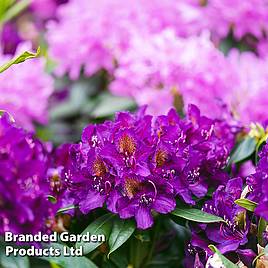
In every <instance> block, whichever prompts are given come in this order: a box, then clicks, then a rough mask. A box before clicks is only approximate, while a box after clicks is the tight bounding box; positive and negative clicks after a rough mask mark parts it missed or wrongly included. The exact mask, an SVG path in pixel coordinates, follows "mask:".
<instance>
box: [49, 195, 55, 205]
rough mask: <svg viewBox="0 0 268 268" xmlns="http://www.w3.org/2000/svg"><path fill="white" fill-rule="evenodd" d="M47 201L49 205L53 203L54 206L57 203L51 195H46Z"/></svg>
mask: <svg viewBox="0 0 268 268" xmlns="http://www.w3.org/2000/svg"><path fill="white" fill-rule="evenodd" d="M47 199H48V200H49V201H50V202H51V203H53V204H56V203H57V199H56V197H54V196H52V195H48V196H47Z"/></svg>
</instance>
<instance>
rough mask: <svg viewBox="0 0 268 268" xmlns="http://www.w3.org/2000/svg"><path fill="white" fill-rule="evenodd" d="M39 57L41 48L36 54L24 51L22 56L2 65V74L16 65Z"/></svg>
mask: <svg viewBox="0 0 268 268" xmlns="http://www.w3.org/2000/svg"><path fill="white" fill-rule="evenodd" d="M39 55H40V48H39V47H38V49H37V51H36V53H33V52H29V51H24V52H23V53H22V54H21V55H19V56H17V57H15V58H13V59H12V60H10V61H9V62H7V63H5V64H4V65H2V66H1V67H0V73H3V72H4V71H6V70H7V69H8V68H10V67H11V66H12V65H14V64H19V63H22V62H24V61H26V60H29V59H34V58H37V57H38V56H39Z"/></svg>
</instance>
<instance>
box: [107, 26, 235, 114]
mask: <svg viewBox="0 0 268 268" xmlns="http://www.w3.org/2000/svg"><path fill="white" fill-rule="evenodd" d="M144 38H146V43H144ZM197 59H198V60H197ZM117 61H118V68H117V69H116V70H115V72H114V77H115V79H114V81H113V82H112V83H111V86H110V89H111V91H112V92H113V93H114V94H116V95H123V96H131V97H132V98H134V99H135V100H136V101H137V102H138V104H149V110H148V112H150V113H153V114H156V115H157V114H161V113H164V112H166V110H167V109H168V108H170V107H172V106H173V105H174V96H175V95H181V96H182V98H183V101H184V104H185V107H187V105H188V104H189V103H194V104H197V105H198V106H199V108H200V109H201V111H202V113H204V114H205V115H208V116H212V117H214V118H215V117H220V116H221V114H222V103H221V101H222V102H224V101H226V99H227V100H228V98H229V96H230V95H231V94H232V89H233V88H232V87H233V86H232V85H233V83H235V81H236V79H237V77H236V74H235V72H234V71H233V70H232V66H231V64H230V63H229V62H228V61H227V59H226V58H225V57H224V55H223V53H222V52H220V51H219V50H218V49H217V48H216V47H215V46H214V45H213V43H212V42H211V41H210V40H209V35H208V34H206V33H204V34H203V35H202V36H200V37H198V36H195V37H190V38H187V39H184V38H178V37H177V36H176V34H175V32H174V31H172V30H165V31H162V32H161V33H157V34H151V35H149V36H145V37H144V36H142V35H133V36H132V42H131V45H130V47H129V48H128V50H127V51H126V52H125V53H124V54H122V56H121V57H118V59H117ZM212 62H213V64H211V63H212ZM160 104H161V105H160ZM168 106H169V107H168Z"/></svg>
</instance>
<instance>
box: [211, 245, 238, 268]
mask: <svg viewBox="0 0 268 268" xmlns="http://www.w3.org/2000/svg"><path fill="white" fill-rule="evenodd" d="M208 247H209V248H210V249H211V250H212V251H213V252H214V256H215V255H216V256H217V257H218V258H219V259H220V260H221V262H222V264H223V267H226V268H238V266H237V265H236V264H234V263H232V262H231V261H229V260H228V259H227V258H226V257H224V256H223V255H222V254H221V252H220V251H219V250H218V249H217V248H216V247H215V246H214V245H209V246H208ZM219 267H221V266H219Z"/></svg>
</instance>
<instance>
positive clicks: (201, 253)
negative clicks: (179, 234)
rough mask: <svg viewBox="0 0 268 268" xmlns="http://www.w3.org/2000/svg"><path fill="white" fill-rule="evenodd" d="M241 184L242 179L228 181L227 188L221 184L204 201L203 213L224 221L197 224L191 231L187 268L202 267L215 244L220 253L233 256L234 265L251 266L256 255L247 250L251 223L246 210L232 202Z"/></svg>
mask: <svg viewBox="0 0 268 268" xmlns="http://www.w3.org/2000/svg"><path fill="white" fill-rule="evenodd" d="M242 190H243V181H242V179H241V178H233V179H229V181H228V182H227V184H226V186H223V185H220V186H219V187H218V189H217V190H216V191H215V192H214V193H213V196H212V199H211V200H209V201H207V202H205V204H204V206H203V208H202V210H203V211H204V212H207V213H210V214H214V215H216V216H219V217H221V218H223V219H224V222H219V223H215V224H208V225H206V224H200V225H199V227H198V228H197V227H195V228H193V233H192V240H191V242H190V244H189V245H188V248H187V252H186V255H187V258H186V260H185V262H186V264H188V265H189V267H192V266H191V265H190V264H193V263H195V267H204V266H202V263H203V264H204V263H206V261H207V260H208V257H209V256H211V255H212V251H210V249H209V248H208V245H209V244H214V245H216V246H217V248H218V249H219V250H220V252H221V253H222V254H228V253H234V254H235V255H234V256H232V258H233V260H234V262H235V263H237V262H239V261H241V262H242V263H244V265H247V267H248V265H250V264H251V262H252V261H253V259H254V257H255V256H256V254H254V252H253V251H252V250H250V249H248V248H247V247H246V244H247V242H248V236H249V231H250V221H249V218H248V216H247V215H246V210H245V209H243V208H241V207H239V206H238V205H236V204H235V203H234V201H235V200H236V199H239V198H240V197H241V194H242ZM187 267H188V266H187Z"/></svg>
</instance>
